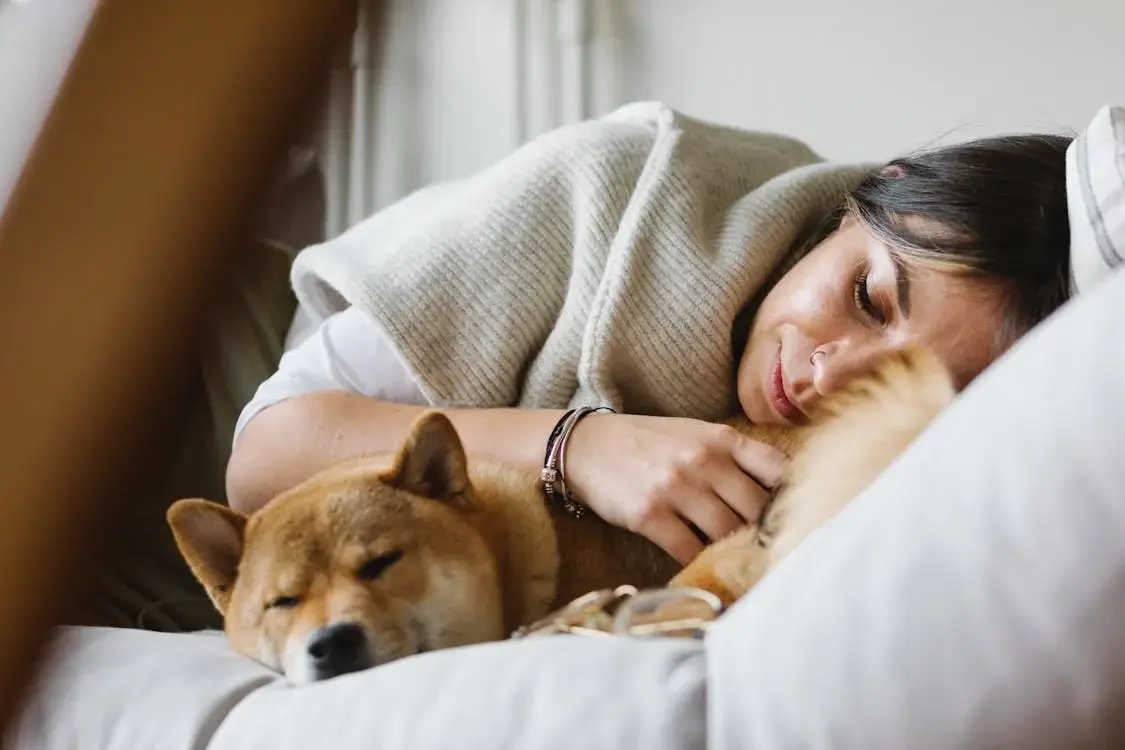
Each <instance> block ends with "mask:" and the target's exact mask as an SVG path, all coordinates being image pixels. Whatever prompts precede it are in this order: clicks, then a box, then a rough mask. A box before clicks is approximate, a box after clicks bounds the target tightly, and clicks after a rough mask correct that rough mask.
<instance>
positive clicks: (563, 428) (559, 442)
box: [539, 406, 617, 518]
mask: <svg viewBox="0 0 1125 750" xmlns="http://www.w3.org/2000/svg"><path fill="white" fill-rule="evenodd" d="M599 411H605V412H610V413H613V414H616V413H617V412H616V411H614V410H613V409H611V408H610V407H608V406H599V407H597V408H593V407H590V406H580V407H579V408H577V409H571V410H570V411H568V412H566V413H565V414H563V415H562V418H561V419H559V421H558V422H557V423H556V424H555V429H554V430H552V431H551V435H550V437H548V438H547V452H546V455H545V456H544V457H543V470H542V471H541V472H540V473H539V478H540V480H541V481H542V483H543V494H544V495H545V496H546V497H547V499H548V500H554V499H556V498H558V499H560V500H561V501H562V505H563V508H564V509H565V510H566V512H567V513H570V514H571V515H572V516H574V517H575V518H580V517H581V516H582V513H583V511H584V509H583V507H582V506H581V505H580V504H579V503H578V502H577V501H576V500H575V499H574V498H573V497H572V496H571V494H570V489H569V488H568V487H567V485H566V444H567V442H568V441H569V440H570V434H571V433H572V432H573V431H574V427H575V425H577V424H578V423H579V422H580V421H582V420H583V419H585V418H586V417H588V416H589V415H591V414H593V413H595V412H599Z"/></svg>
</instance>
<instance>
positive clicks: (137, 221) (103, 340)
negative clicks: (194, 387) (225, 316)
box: [0, 0, 356, 728]
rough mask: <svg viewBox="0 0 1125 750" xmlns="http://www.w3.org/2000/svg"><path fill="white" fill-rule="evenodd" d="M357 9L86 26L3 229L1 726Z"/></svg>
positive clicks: (134, 12)
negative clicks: (204, 306)
mask: <svg viewBox="0 0 1125 750" xmlns="http://www.w3.org/2000/svg"><path fill="white" fill-rule="evenodd" d="M355 5H356V4H355V0H284V1H283V2H279V0H192V1H191V2H166V1H165V0H103V2H102V3H101V6H100V8H99V10H98V12H97V14H96V16H95V17H94V20H93V22H92V24H91V26H90V28H89V30H88V32H87V35H86V37H85V39H84V41H83V44H82V46H81V47H80V49H79V51H78V54H77V56H76V58H75V61H74V63H73V66H72V68H71V71H70V73H69V75H68V78H67V80H66V82H65V83H64V86H63V88H62V90H61V92H60V94H59V97H58V99H57V101H56V103H55V106H54V107H53V110H52V113H51V115H50V117H49V119H48V122H47V125H46V127H45V129H44V131H43V133H42V134H41V137H40V139H39V141H38V143H37V146H36V150H35V152H34V153H33V155H32V157H31V159H30V160H29V162H28V164H27V167H26V169H25V172H24V174H23V176H22V179H21V182H20V184H19V185H18V187H17V189H16V192H15V194H14V195H13V198H12V201H11V202H10V204H9V206H8V208H7V210H6V211H5V213H4V216H3V217H2V219H0V280H2V282H3V285H4V288H3V291H2V292H0V347H2V357H3V359H2V361H3V367H0V477H2V478H3V491H4V496H3V498H2V499H0V502H2V505H0V509H2V513H3V520H2V522H0V602H2V603H3V604H2V605H0V610H2V612H3V614H2V617H3V628H2V629H0V721H2V722H3V726H6V724H7V721H8V719H9V717H10V715H11V712H12V710H13V708H14V706H15V704H16V701H17V700H18V699H19V696H20V694H21V690H22V689H23V687H24V686H25V685H26V684H27V680H28V678H29V676H30V675H31V670H32V669H33V667H34V664H35V659H36V657H37V656H38V655H39V654H40V653H41V649H42V646H43V644H44V642H45V640H46V639H47V638H48V636H49V635H50V630H49V626H50V625H51V624H52V623H54V622H55V621H56V619H57V617H58V615H59V613H60V612H61V611H62V608H63V607H64V606H65V605H66V603H67V600H68V598H71V597H73V596H74V594H75V592H74V589H73V587H74V586H75V585H76V583H77V582H78V581H81V580H82V578H83V577H82V576H79V575H77V573H78V572H79V571H81V570H85V569H89V568H90V567H92V566H95V565H97V563H98V561H97V560H96V559H93V558H92V557H91V556H92V555H95V554H96V551H97V549H98V545H97V544H94V543H93V542H96V541H97V540H98V539H99V538H100V537H101V535H102V534H104V533H105V532H106V531H107V530H108V529H110V528H112V524H113V523H114V518H113V515H114V513H115V512H117V511H118V510H120V509H121V507H122V503H121V500H122V498H121V497H120V494H121V491H122V490H121V488H122V487H124V486H126V485H127V484H128V478H129V473H130V472H131V471H133V470H134V468H135V467H132V466H131V463H130V462H131V460H132V457H133V455H134V449H136V448H139V447H141V446H140V444H141V443H143V442H145V441H150V440H152V439H156V438H157V433H158V431H157V430H156V429H155V428H154V427H153V424H152V421H153V419H152V415H154V414H158V413H161V412H166V411H167V409H166V408H165V407H164V406H163V402H164V401H166V400H167V398H168V396H167V394H168V393H169V392H170V391H169V390H168V386H169V385H172V384H174V381H175V379H176V378H177V377H178V373H181V372H183V370H184V368H185V367H187V366H188V364H189V363H190V362H191V355H192V353H193V352H192V350H191V349H192V345H193V343H194V334H195V332H196V329H197V327H198V322H199V317H200V314H201V303H202V302H203V300H204V299H205V296H206V293H207V289H208V287H209V286H210V285H211V283H212V281H213V279H214V278H215V273H216V272H217V270H218V268H219V267H220V261H221V259H222V254H223V252H224V251H225V250H226V249H227V248H228V247H230V246H231V242H232V240H233V239H234V238H235V236H236V235H237V233H238V232H239V230H240V229H242V228H243V225H244V222H245V220H246V219H247V217H248V215H249V213H250V211H251V210H252V209H253V207H254V203H255V200H256V198H257V197H258V195H259V194H260V192H261V190H262V188H263V187H264V185H265V182H266V180H267V179H268V177H269V173H270V170H271V169H272V168H273V166H274V165H275V164H278V163H279V160H280V157H281V156H282V155H283V153H284V149H285V147H286V144H287V142H288V138H289V137H290V136H291V135H292V134H293V132H294V131H293V129H294V127H295V126H296V125H297V124H298V123H297V118H298V116H299V115H300V114H301V113H302V108H303V106H304V105H305V104H306V103H307V101H308V98H309V96H310V95H311V94H312V93H313V92H314V90H315V87H316V85H317V84H318V83H319V82H320V81H321V80H322V79H323V76H324V74H325V73H326V72H327V64H328V62H329V60H330V57H331V53H332V52H333V50H334V49H336V48H337V47H338V46H339V45H340V44H341V43H344V42H346V40H347V37H348V34H349V33H350V32H351V30H352V28H353V25H354V20H355V17H356V7H355ZM0 728H2V727H0Z"/></svg>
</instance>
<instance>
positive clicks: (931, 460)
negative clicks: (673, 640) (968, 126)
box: [707, 268, 1125, 750]
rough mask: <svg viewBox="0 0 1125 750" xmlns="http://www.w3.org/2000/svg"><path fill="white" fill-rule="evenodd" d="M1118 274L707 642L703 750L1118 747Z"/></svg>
mask: <svg viewBox="0 0 1125 750" xmlns="http://www.w3.org/2000/svg"><path fill="white" fill-rule="evenodd" d="M1123 321H1125V268H1121V269H1118V270H1117V271H1113V272H1111V273H1109V274H1107V275H1106V277H1105V279H1104V280H1103V281H1101V282H1100V283H1098V284H1097V285H1096V286H1095V287H1094V288H1092V289H1090V290H1088V291H1086V292H1084V293H1083V295H1082V296H1081V297H1079V298H1076V299H1074V300H1072V301H1071V302H1069V303H1068V304H1067V305H1065V306H1064V307H1063V309H1062V310H1060V311H1059V313H1057V314H1056V315H1055V316H1054V317H1053V318H1052V319H1050V320H1048V321H1047V322H1046V323H1045V324H1043V325H1042V326H1041V327H1040V328H1038V329H1036V330H1035V331H1033V332H1032V333H1031V334H1030V335H1028V336H1027V337H1026V338H1025V339H1024V340H1023V341H1022V342H1021V343H1020V344H1018V345H1017V346H1016V347H1014V348H1013V350H1012V351H1011V352H1009V354H1008V355H1007V356H1005V357H1004V358H1003V359H1002V360H1001V361H1000V362H998V363H996V365H994V366H993V367H992V368H990V369H989V370H988V371H986V372H985V373H984V374H983V375H982V376H981V377H980V378H978V380H977V381H975V382H974V383H973V385H972V386H970V387H969V388H968V389H967V390H966V391H965V393H964V394H963V395H962V397H961V398H960V399H959V400H958V402H956V403H955V404H954V405H953V406H952V407H951V408H950V409H949V410H948V411H947V412H946V413H944V414H943V415H942V416H941V417H940V418H939V419H938V420H937V422H936V423H935V424H934V425H932V426H931V429H929V430H928V431H927V432H926V433H924V434H923V435H922V436H921V438H920V439H919V440H918V441H917V442H916V443H915V444H914V445H913V446H912V447H911V448H910V449H909V450H908V451H906V453H904V454H903V455H902V456H901V457H900V459H899V460H898V461H897V462H896V463H895V464H894V465H893V466H892V467H891V468H890V469H889V470H888V471H887V472H885V473H884V474H883V475H882V476H881V477H880V478H879V480H878V481H876V482H875V483H874V484H873V485H872V486H871V487H870V488H869V489H868V491H866V492H865V493H864V494H863V495H861V496H860V497H859V498H858V499H857V500H856V501H855V502H853V503H852V504H851V505H850V506H849V507H848V508H846V509H845V510H844V512H843V513H842V514H841V515H840V516H838V517H837V518H836V519H835V520H834V521H833V522H831V523H829V524H828V525H826V526H825V527H823V528H822V529H821V530H820V531H819V532H817V533H815V534H814V535H813V536H812V537H810V538H809V539H808V540H807V542H806V543H805V544H803V545H802V546H801V547H800V548H798V549H797V550H796V551H795V553H794V554H793V555H792V556H791V557H790V558H788V559H787V560H786V561H785V563H784V564H783V565H781V566H780V567H779V568H778V569H777V570H776V571H775V572H774V573H773V574H772V575H771V576H769V577H767V578H766V579H765V580H764V581H763V582H762V583H761V584H760V586H759V587H758V588H756V589H755V590H754V591H752V592H751V593H750V595H749V596H748V597H746V598H745V599H744V600H743V601H742V602H740V603H739V605H737V606H736V607H735V608H734V609H733V610H732V611H731V612H730V613H728V614H727V615H726V616H725V617H724V618H723V620H722V621H721V622H720V623H719V625H718V627H717V629H716V630H715V631H714V632H713V633H712V635H711V636H710V638H709V640H708V642H707V654H708V669H709V674H708V709H709V712H710V720H709V724H708V741H709V743H711V744H710V746H712V747H720V748H759V747H761V748H782V747H784V748H798V747H831V748H857V749H858V748H864V749H868V748H911V749H912V750H926V748H954V747H956V748H968V749H974V748H981V749H983V748H1001V747H1004V748H1020V750H1033V749H1034V748H1068V750H1073V749H1074V748H1087V747H1109V746H1112V747H1118V746H1125V703H1123V699H1125V388H1122V383H1121V374H1122V373H1123V372H1125V346H1123V342H1125V339H1123V338H1122V335H1121V325H1122V322H1123Z"/></svg>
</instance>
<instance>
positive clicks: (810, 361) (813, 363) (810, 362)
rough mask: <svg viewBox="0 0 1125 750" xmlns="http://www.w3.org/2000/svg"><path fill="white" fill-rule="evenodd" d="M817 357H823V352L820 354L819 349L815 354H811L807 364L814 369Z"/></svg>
mask: <svg viewBox="0 0 1125 750" xmlns="http://www.w3.org/2000/svg"><path fill="white" fill-rule="evenodd" d="M818 355H819V356H821V357H823V356H824V352H822V351H821V350H820V349H817V350H816V351H815V352H813V353H812V354H811V355H810V356H809V364H810V365H812V366H813V367H816V358H817V356H818Z"/></svg>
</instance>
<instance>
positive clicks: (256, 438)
mask: <svg viewBox="0 0 1125 750" xmlns="http://www.w3.org/2000/svg"><path fill="white" fill-rule="evenodd" d="M427 408H428V407H425V406H419V405H414V404H398V403H392V402H390V401H385V400H382V399H377V398H372V397H369V396H364V395H360V394H357V393H349V392H346V391H320V392H315V393H309V394H305V395H300V396H296V397H293V398H288V399H285V400H284V401H281V402H279V403H277V404H274V405H272V406H269V407H267V408H265V409H263V410H262V411H261V412H259V413H258V414H257V415H256V416H255V417H254V418H253V419H251V420H250V421H249V422H248V423H247V425H246V426H245V428H244V429H243V431H242V434H241V435H240V437H239V440H238V443H237V447H236V448H235V450H234V452H233V454H232V455H231V460H230V464H229V465H228V467H227V496H228V499H229V501H230V505H231V507H232V508H234V509H236V510H240V511H242V512H244V513H250V512H253V511H255V510H257V509H258V508H261V507H262V506H263V505H265V504H266V503H267V502H269V500H270V499H271V498H272V497H274V496H275V495H277V494H278V493H280V492H282V491H284V490H286V489H288V488H290V487H292V486H294V485H296V484H297V483H299V482H301V481H303V480H305V479H307V478H308V477H310V476H312V475H313V474H315V473H317V472H318V471H320V470H322V469H325V468H327V467H328V466H330V465H332V464H333V463H336V462H338V461H341V460H344V459H347V458H351V457H354V456H358V455H362V454H365V453H378V452H391V451H395V450H397V449H398V448H399V446H400V445H401V443H402V441H403V440H404V439H405V437H406V435H407V433H408V432H409V429H410V425H411V423H413V421H414V420H415V419H416V418H417V417H418V415H420V414H421V413H422V412H423V411H425V410H426V409H427ZM442 411H443V412H444V413H445V414H446V415H447V416H449V418H450V421H452V422H453V424H454V426H455V427H456V428H457V431H458V433H459V434H460V436H461V440H462V442H463V443H464V445H465V449H466V451H467V452H469V453H470V454H474V455H488V456H491V457H494V458H498V459H501V460H504V461H509V462H512V463H515V464H518V465H520V466H525V467H527V468H528V469H529V470H533V471H537V470H538V469H539V467H540V466H541V465H542V463H543V453H544V449H545V446H546V444H547V437H548V436H549V435H550V433H551V430H552V429H553V428H554V426H555V423H556V422H558V420H559V418H561V417H562V414H563V412H561V411H550V410H531V409H443V410H442Z"/></svg>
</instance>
